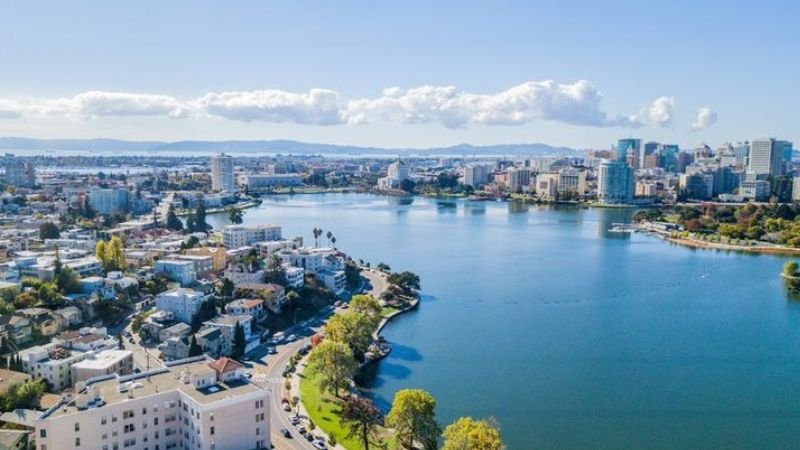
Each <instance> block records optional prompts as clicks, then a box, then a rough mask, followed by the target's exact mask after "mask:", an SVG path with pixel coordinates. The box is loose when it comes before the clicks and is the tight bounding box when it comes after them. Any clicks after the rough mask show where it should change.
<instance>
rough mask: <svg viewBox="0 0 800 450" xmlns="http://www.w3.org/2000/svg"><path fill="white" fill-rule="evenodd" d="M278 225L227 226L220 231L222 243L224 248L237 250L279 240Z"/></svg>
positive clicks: (279, 230) (279, 228) (279, 231)
mask: <svg viewBox="0 0 800 450" xmlns="http://www.w3.org/2000/svg"><path fill="white" fill-rule="evenodd" d="M281 230H282V229H281V227H280V226H279V225H271V224H260V225H228V226H226V227H225V228H223V229H222V243H223V245H225V248H239V247H244V246H246V245H253V244H255V243H257V242H264V241H278V240H281V238H282V236H281V233H282V231H281Z"/></svg>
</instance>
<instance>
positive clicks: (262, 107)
mask: <svg viewBox="0 0 800 450" xmlns="http://www.w3.org/2000/svg"><path fill="white" fill-rule="evenodd" d="M602 100H603V94H602V93H601V92H600V91H599V90H598V89H597V88H595V87H594V86H593V85H592V84H591V83H590V82H588V81H583V80H581V81H577V82H575V83H572V84H561V83H557V82H555V81H552V80H547V81H529V82H526V83H522V84H520V85H517V86H513V87H511V88H509V89H506V90H504V91H500V92H497V93H490V94H478V93H471V92H465V91H461V90H459V89H457V88H455V87H453V86H420V87H414V88H410V89H401V88H399V87H390V88H387V89H384V90H383V92H382V93H381V95H379V96H377V97H366V98H356V99H352V100H349V101H345V100H342V98H341V96H340V95H339V93H338V92H336V91H332V90H328V89H310V90H309V91H307V92H299V93H296V92H287V91H281V90H276V89H267V90H257V91H229V92H211V93H208V94H205V95H203V96H201V97H199V98H196V99H193V100H185V101H184V100H179V99H178V98H176V97H172V96H167V95H153V94H139V93H128V92H104V91H89V92H84V93H81V94H78V95H76V96H74V97H66V98H57V99H43V100H41V99H40V100H35V99H34V100H29V101H27V102H12V101H10V100H3V99H0V117H26V116H30V117H37V118H42V117H44V118H67V119H93V118H100V117H108V116H153V117H159V116H160V117H170V118H184V117H188V116H205V117H221V118H225V119H229V120H235V121H243V122H270V123H296V124H304V125H340V124H361V123H369V122H376V121H385V122H392V123H404V124H416V123H438V124H441V125H443V126H445V127H448V128H462V127H467V126H470V125H483V126H515V125H525V124H529V123H531V122H534V121H537V120H544V121H554V122H560V123H566V124H570V125H576V126H591V127H626V128H638V127H641V126H643V125H644V124H645V123H653V124H656V125H658V126H670V125H671V123H672V104H673V100H672V98H670V97H661V98H659V99H656V101H654V102H653V104H652V105H651V106H650V107H649V108H646V109H645V110H643V111H642V112H641V114H640V116H635V115H631V116H625V115H611V114H608V113H607V112H605V111H604V110H603V109H602V108H601V102H602ZM640 117H644V119H641V118H640Z"/></svg>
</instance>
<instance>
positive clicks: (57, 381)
mask: <svg viewBox="0 0 800 450" xmlns="http://www.w3.org/2000/svg"><path fill="white" fill-rule="evenodd" d="M86 355H87V354H86V353H85V352H79V351H76V350H69V349H65V348H64V347H60V346H57V345H54V344H48V345H44V346H36V347H31V348H27V349H25V350H22V351H21V352H19V356H20V359H21V360H22V371H23V372H25V373H27V374H28V375H30V376H32V377H34V378H41V379H43V380H45V381H47V382H48V383H49V384H50V386H51V387H52V389H53V391H54V392H59V391H61V390H63V389H66V388H68V387H70V386H72V370H71V367H72V365H73V364H75V363H78V362H80V361H83V360H84V359H86Z"/></svg>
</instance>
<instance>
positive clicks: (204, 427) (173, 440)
mask: <svg viewBox="0 0 800 450" xmlns="http://www.w3.org/2000/svg"><path fill="white" fill-rule="evenodd" d="M35 436H36V445H37V449H38V450H61V449H76V448H81V449H83V448H86V449H96V450H114V449H117V450H120V449H131V450H133V449H136V450H168V449H198V450H241V449H266V448H269V447H270V445H271V442H270V435H269V392H268V391H267V390H265V389H262V388H260V387H259V386H257V385H254V384H252V383H250V381H249V380H248V379H247V377H246V376H245V374H244V366H242V365H241V364H239V363H238V362H236V361H233V360H231V359H228V358H221V359H219V360H216V361H208V360H205V359H202V358H191V359H186V360H183V361H178V362H176V363H172V364H170V365H169V367H165V368H160V369H157V370H153V371H150V372H147V373H141V374H135V375H128V376H123V377H119V376H108V377H104V378H101V379H97V380H93V382H90V383H87V386H85V387H81V389H80V390H79V394H77V395H76V396H75V397H74V398H65V399H63V400H62V403H61V404H58V405H56V407H54V408H51V409H50V410H48V411H47V412H45V413H44V414H42V415H41V416H40V417H39V418H37V419H36V428H35Z"/></svg>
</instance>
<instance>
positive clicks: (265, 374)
mask: <svg viewBox="0 0 800 450" xmlns="http://www.w3.org/2000/svg"><path fill="white" fill-rule="evenodd" d="M334 313H335V311H334V308H333V307H328V308H326V309H324V310H323V311H322V312H320V313H319V314H317V315H316V316H314V317H312V318H311V319H308V320H307V321H305V322H301V323H300V324H297V325H295V326H293V327H291V328H289V329H287V330H285V331H284V334H285V335H286V336H287V337H288V336H290V335H292V334H295V335H297V339H296V340H295V341H293V342H287V343H283V344H279V345H278V346H277V347H276V352H277V353H276V354H274V355H266V348H267V346H266V345H262V346H261V347H259V348H258V349H256V350H254V351H253V352H251V354H250V355H251V357H252V358H253V361H254V362H253V366H254V369H253V382H254V383H256V384H259V385H261V386H262V387H265V388H267V389H269V390H270V392H271V395H270V397H271V399H270V433H271V435H272V444H273V445H274V446H275V448H278V449H307V450H313V449H314V446H313V445H311V443H310V442H308V441H306V440H305V439H304V438H303V437H302V436H301V435H300V433H298V432H297V428H295V426H293V425H292V424H291V423H289V414H294V412H292V413H288V412H286V411H284V410H283V405H282V404H281V400H282V398H283V395H284V394H283V393H284V389H283V384H284V380H285V379H284V378H283V369H284V368H285V367H286V365H287V364H288V362H289V359H290V358H291V357H292V356H293V355H294V354H296V353H297V352H298V351H299V350H300V348H302V347H303V346H305V345H307V344H308V343H309V338H310V337H311V336H313V335H314V334H315V333H316V332H317V331H319V329H320V328H322V326H323V325H324V324H325V320H326V319H327V318H328V317H330V316H331V315H332V314H334ZM282 428H286V429H287V430H289V431H290V432H291V434H292V438H291V439H286V438H285V437H283V435H282V434H281V432H280V430H281V429H282Z"/></svg>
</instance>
